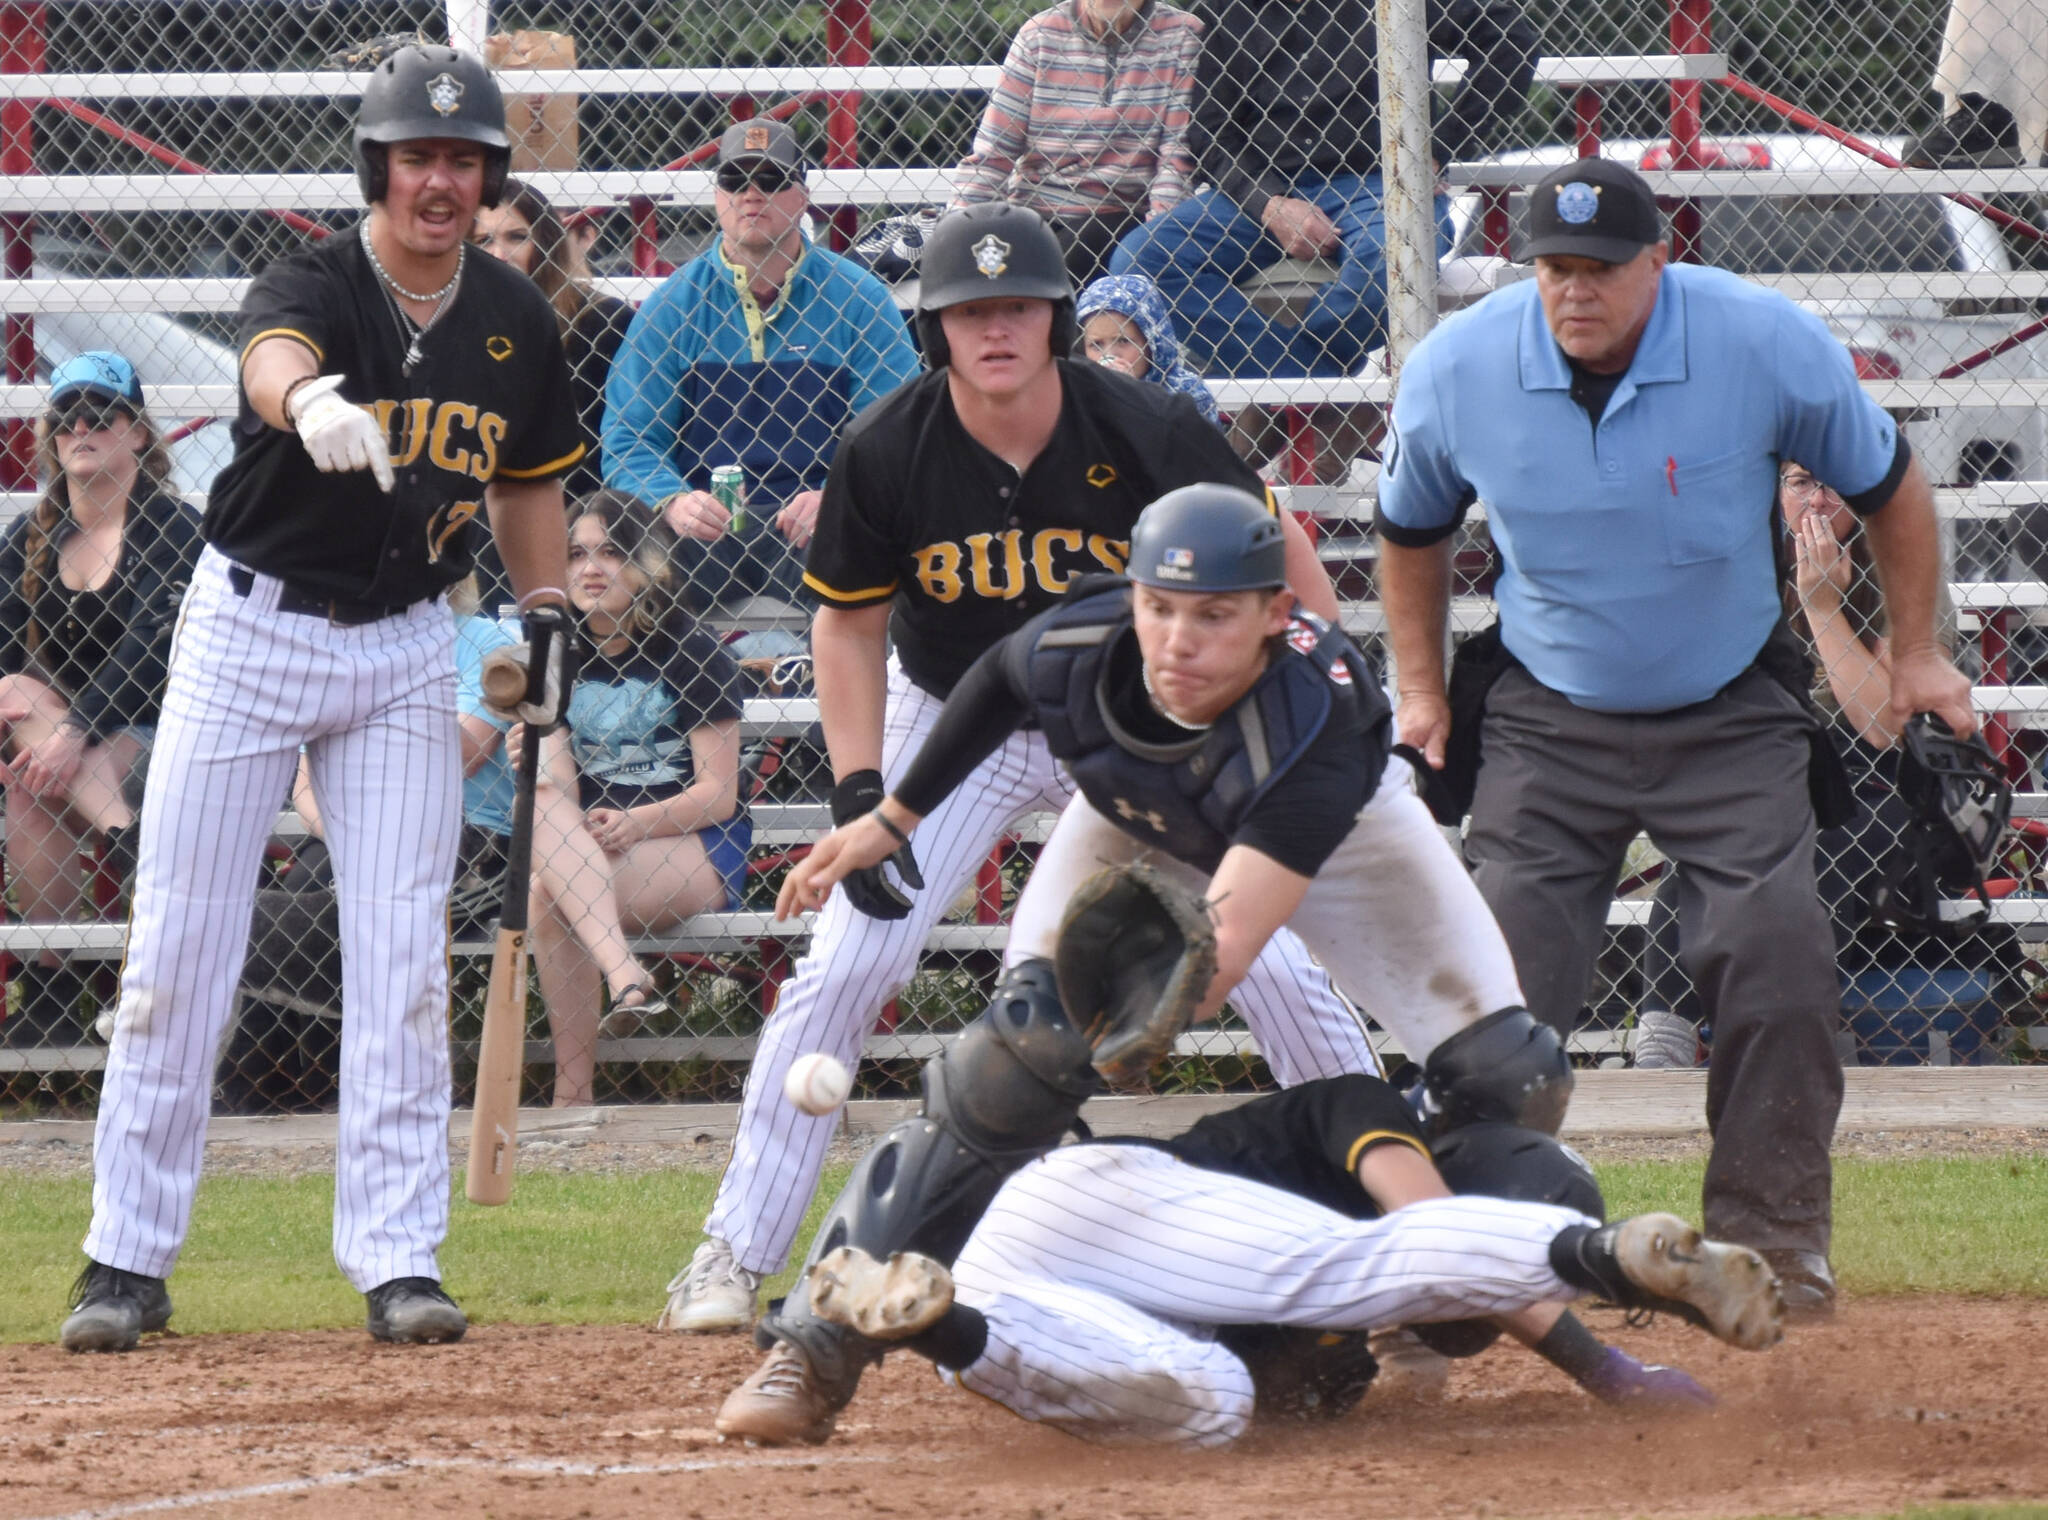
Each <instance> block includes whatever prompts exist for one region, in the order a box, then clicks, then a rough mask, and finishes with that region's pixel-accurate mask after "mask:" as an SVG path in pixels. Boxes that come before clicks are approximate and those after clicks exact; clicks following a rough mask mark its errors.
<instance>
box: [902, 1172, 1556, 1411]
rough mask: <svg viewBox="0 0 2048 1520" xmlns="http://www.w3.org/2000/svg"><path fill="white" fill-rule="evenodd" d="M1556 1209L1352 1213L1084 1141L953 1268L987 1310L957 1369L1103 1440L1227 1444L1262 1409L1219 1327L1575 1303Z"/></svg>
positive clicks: (1000, 1396) (1378, 1320)
mask: <svg viewBox="0 0 2048 1520" xmlns="http://www.w3.org/2000/svg"><path fill="white" fill-rule="evenodd" d="M1596 1222H1597V1221H1594V1220H1591V1219H1588V1218H1587V1217H1586V1216H1585V1215H1583V1214H1579V1213H1576V1212H1574V1211H1573V1210H1571V1209H1563V1208H1557V1207H1554V1206H1553V1205H1550V1204H1541V1203H1516V1202H1510V1201H1509V1200H1507V1199H1503V1198H1486V1197H1482V1196H1477V1195H1465V1196H1461V1197H1455V1198H1432V1199H1429V1200H1427V1201H1425V1202H1422V1203H1415V1204H1410V1205H1409V1206H1408V1207H1407V1208H1404V1209H1397V1210H1396V1211H1395V1212H1394V1213H1392V1214H1389V1215H1387V1216H1386V1217H1385V1218H1382V1219H1366V1220H1357V1219H1349V1218H1346V1217H1345V1216H1344V1215H1342V1214H1338V1213H1335V1212H1334V1211H1332V1210H1330V1209H1326V1208H1324V1207H1323V1206H1322V1205H1321V1204H1317V1203H1311V1202H1310V1201H1309V1200H1308V1199H1306V1198H1302V1197H1299V1196H1297V1195H1295V1194H1293V1193H1288V1192H1283V1191H1282V1190H1280V1189H1278V1188H1274V1187H1268V1186H1266V1185H1265V1184H1263V1183H1257V1182H1248V1181H1245V1180H1244V1179H1242V1178H1237V1177H1229V1176H1225V1175H1224V1174H1222V1173H1220V1172H1211V1171H1205V1170H1202V1169H1200V1168H1197V1167H1192V1166H1189V1165H1188V1164H1187V1163H1186V1162H1183V1161H1181V1160H1179V1159H1177V1158H1176V1157H1173V1156H1170V1155H1168V1154H1167V1153H1166V1152H1164V1151H1161V1150H1155V1149H1153V1148H1151V1147H1150V1146H1142V1145H1071V1146H1067V1147H1066V1148H1064V1149H1062V1150H1056V1151H1053V1152H1052V1153H1050V1154H1049V1155H1047V1156H1046V1157H1044V1158H1043V1159H1042V1160H1039V1161H1034V1162H1032V1163H1031V1165H1030V1166H1028V1167H1026V1168H1024V1170H1022V1171H1020V1172H1018V1173H1017V1174H1016V1175H1015V1176H1014V1177H1011V1178H1010V1179H1009V1180H1008V1181H1007V1182H1005V1183H1004V1184H1003V1188H1002V1191H1001V1192H999V1193H998V1194H996V1198H995V1201H994V1202H993V1203H992V1204H990V1205H989V1209H988V1212H987V1213H986V1214H984V1215H983V1216H982V1220H981V1223H980V1224H979V1225H978V1226H977V1227H976V1228H975V1231H974V1235H973V1237H972V1238H971V1239H970V1240H969V1241H968V1242H967V1247H966V1249H965V1250H963V1251H962V1252H961V1253H960V1259H959V1260H958V1261H957V1262H955V1263H954V1265H953V1282H954V1291H955V1301H956V1302H958V1303H962V1304H966V1305H968V1306H969V1307H971V1308H974V1309H978V1310H980V1311H981V1313H982V1315H983V1316H984V1317H985V1318H986V1320H987V1321H988V1343H987V1346H986V1348H985V1349H984V1350H983V1352H982V1355H981V1357H980V1358H979V1359H978V1360H977V1361H975V1362H973V1363H971V1364H970V1365H969V1366H967V1367H964V1368H957V1369H951V1370H947V1371H945V1372H944V1373H943V1376H945V1377H946V1378H947V1380H948V1381H951V1382H956V1383H957V1384H958V1385H959V1386H961V1387H963V1388H966V1389H968V1390H970V1391H971V1392H974V1393H978V1394H981V1395H983V1396H984V1397H986V1398H990V1399H994V1400H995V1401H996V1402H997V1403H999V1404H1001V1405H1003V1406H1004V1407H1005V1408H1007V1409H1010V1410H1011V1411H1013V1412H1014V1413H1016V1414H1019V1415H1021V1416H1023V1417H1024V1418H1025V1419H1027V1420H1033V1421H1040V1422H1043V1423H1045V1424H1049V1425H1054V1426H1057V1427H1059V1428H1061V1429H1063V1430H1066V1431H1068V1432H1069V1433H1071V1434H1074V1435H1078V1436H1084V1437H1087V1438H1089V1439H1093V1440H1110V1439H1123V1440H1141V1441H1158V1442H1182V1443H1186V1444H1190V1445H1196V1446H1219V1445H1222V1444H1223V1443H1225V1442H1227V1441H1232V1440H1235V1439H1236V1438H1237V1437H1238V1436H1240V1435H1242V1434H1243V1433H1244V1431H1245V1427H1246V1426H1247V1424H1248V1423H1249V1422H1250V1419H1251V1414H1252V1380H1251V1374H1250V1373H1249V1372H1248V1371H1247V1370H1246V1369H1245V1365H1244V1363H1243V1362H1241V1361H1239V1360H1238V1358H1237V1357H1236V1356H1235V1355H1234V1354H1232V1353H1231V1352H1230V1351H1228V1350H1226V1349H1224V1348H1223V1347H1222V1346H1219V1345H1217V1344H1216V1342H1215V1341H1214V1340H1213V1339H1212V1328H1211V1327H1213V1326H1216V1325H1297V1326H1304V1327H1308V1328H1311V1329H1324V1330H1376V1329H1381V1328H1384V1327H1386V1326H1389V1325H1412V1324H1421V1323H1427V1322H1429V1321H1433V1320H1452V1319H1469V1318H1476V1317H1479V1316H1482V1315H1492V1314H1505V1313H1510V1312H1512V1311H1514V1310H1517V1309H1524V1308H1527V1307H1529V1306H1530V1305H1531V1304H1539V1303H1544V1302H1548V1301H1552V1300H1561V1299H1572V1298H1576V1297H1577V1296H1578V1290H1577V1289H1575V1288H1572V1287H1570V1286H1569V1285H1568V1284H1566V1283H1565V1282H1564V1281H1563V1280H1562V1279H1560V1278H1559V1277H1558V1276H1557V1274H1556V1273H1555V1272H1554V1271H1552V1270H1551V1267H1550V1242H1551V1241H1552V1239H1554V1238H1555V1237H1556V1235H1557V1233H1558V1232H1559V1231H1560V1230H1562V1229H1564V1228H1565V1226H1567V1225H1573V1224H1593V1223H1596Z"/></svg>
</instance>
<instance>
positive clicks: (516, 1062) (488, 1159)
mask: <svg viewBox="0 0 2048 1520" xmlns="http://www.w3.org/2000/svg"><path fill="white" fill-rule="evenodd" d="M525 679H526V678H525V671H524V667H522V668H521V671H520V692H521V693H523V692H524V691H525V689H526V688H525ZM485 680H486V683H488V681H489V671H488V669H487V670H486V671H485ZM513 774H514V777H515V782H514V786H513V790H512V837H511V839H510V840H509V841H507V843H506V846H505V898H504V901H503V903H502V904H501V905H500V906H499V909H498V943H497V945H496V947H495V948H494V949H493V950H492V952H491V985H490V995H489V997H488V998H487V999H486V1000H485V1002H484V1033H483V1039H482V1041H481V1042H480V1043H479V1045H478V1048H477V1057H476V1108H475V1111H474V1112H473V1113H472V1114H471V1115H470V1123H469V1178H468V1182H467V1185H466V1186H465V1188H464V1191H465V1192H466V1193H467V1194H468V1196H469V1201H470V1202H471V1203H503V1202H504V1201H505V1200H506V1199H508V1198H510V1197H511V1196H512V1167H513V1163H514V1162H515V1161H516V1160H517V1158H518V1146H519V1079H520V1076H521V1074H522V1073H523V1071H524V1069H525V1065H526V895H527V880H528V878H529V877H530V876H531V875H532V871H533V788H534V783H535V782H536V781H537V780H538V778H539V776H540V735H539V734H537V733H535V732H534V731H533V730H532V728H531V727H529V728H528V729H527V731H526V743H525V745H524V746H523V747H522V748H521V751H520V754H519V758H518V761H517V763H516V766H515V769H514V772H513Z"/></svg>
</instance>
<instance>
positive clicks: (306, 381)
mask: <svg viewBox="0 0 2048 1520" xmlns="http://www.w3.org/2000/svg"><path fill="white" fill-rule="evenodd" d="M319 378H320V376H319V374H318V373H314V374H311V375H301V376H299V378H298V379H296V380H294V381H293V382H292V383H291V384H290V385H287V386H286V387H285V388H284V394H283V395H282V396H280V397H278V398H277V412H278V415H279V416H280V417H282V418H284V425H285V426H286V427H288V428H294V429H295V428H297V427H298V425H299V423H298V419H297V418H295V417H294V416H292V392H293V391H295V390H297V389H298V388H299V387H300V386H302V385H310V384H312V382H313V381H315V380H318V379H319Z"/></svg>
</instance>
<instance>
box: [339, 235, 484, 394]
mask: <svg viewBox="0 0 2048 1520" xmlns="http://www.w3.org/2000/svg"><path fill="white" fill-rule="evenodd" d="M361 236H362V244H363V253H364V254H365V256H367V257H368V259H369V261H370V267H371V268H372V269H374V270H376V271H377V278H378V279H379V280H380V281H382V284H380V285H379V286H378V289H380V290H382V291H383V292H384V304H385V305H386V306H387V307H389V308H390V310H391V318H392V321H393V322H394V323H395V324H396V326H397V328H398V337H399V341H400V342H402V343H404V344H405V358H404V359H403V360H402V361H401V362H400V364H399V373H400V374H402V375H406V376H410V375H411V374H412V372H413V370H414V369H415V368H416V367H417V366H418V365H419V363H420V361H421V360H423V359H425V358H426V354H425V353H424V352H423V351H422V350H421V348H420V343H421V341H422V340H423V339H424V338H425V337H426V335H427V328H429V327H432V326H433V325H434V324H435V323H436V322H438V321H440V320H441V313H442V312H443V311H445V310H447V308H448V303H449V301H451V300H452V299H454V296H455V287H456V286H458V285H460V284H461V283H462V270H463V266H464V265H465V263H466V262H467V261H468V259H469V244H467V243H464V244H462V245H461V246H460V247H459V248H458V249H457V250H456V254H455V273H454V274H453V275H451V276H449V279H448V283H447V284H446V285H443V286H442V287H441V288H440V289H439V290H436V291H433V292H431V293H430V294H427V295H421V294H419V293H418V292H416V291H411V290H407V289H406V288H405V287H404V286H403V285H401V284H399V283H398V281H396V280H394V279H392V278H391V276H390V274H389V273H388V272H387V271H386V270H385V268H384V265H383V262H382V261H381V260H380V259H378V257H377V250H376V249H374V248H372V247H371V246H370V224H369V223H368V222H364V223H363V224H362V228H361ZM394 291H395V292H396V293H397V294H396V295H394V294H393V292H394ZM398 296H404V297H405V298H406V299H407V300H408V301H432V302H434V303H435V305H434V313H433V315H432V316H430V317H428V318H427V320H426V324H425V326H422V325H421V324H420V323H418V322H415V321H413V319H412V314H411V313H410V312H408V311H407V310H406V309H405V308H404V307H403V306H400V305H399V304H398V299H397V297H398Z"/></svg>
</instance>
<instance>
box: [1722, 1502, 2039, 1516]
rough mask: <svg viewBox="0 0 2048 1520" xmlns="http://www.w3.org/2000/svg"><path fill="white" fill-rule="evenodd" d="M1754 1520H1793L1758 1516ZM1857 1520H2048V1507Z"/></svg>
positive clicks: (1951, 1509) (1938, 1509)
mask: <svg viewBox="0 0 2048 1520" xmlns="http://www.w3.org/2000/svg"><path fill="white" fill-rule="evenodd" d="M1755 1520H1790V1517H1777V1516H1772V1517H1764V1516H1757V1517H1755ZM1854 1520H2048V1504H1942V1505H1937V1506H1935V1507H1934V1508H1933V1509H1902V1510H1893V1511H1892V1512H1891V1513H1890V1514H1888V1515H1859V1516H1856V1517H1854Z"/></svg>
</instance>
